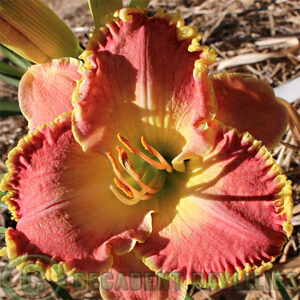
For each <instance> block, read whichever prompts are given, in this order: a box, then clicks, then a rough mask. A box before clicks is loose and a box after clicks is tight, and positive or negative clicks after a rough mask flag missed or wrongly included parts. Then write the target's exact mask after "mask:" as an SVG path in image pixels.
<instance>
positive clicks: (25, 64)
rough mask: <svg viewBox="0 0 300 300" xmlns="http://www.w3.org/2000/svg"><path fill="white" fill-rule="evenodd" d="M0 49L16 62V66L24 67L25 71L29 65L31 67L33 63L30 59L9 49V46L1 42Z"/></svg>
mask: <svg viewBox="0 0 300 300" xmlns="http://www.w3.org/2000/svg"><path fill="white" fill-rule="evenodd" d="M0 51H1V52H2V53H3V54H4V55H5V56H6V57H7V58H8V59H9V60H10V61H11V62H12V63H14V64H15V65H16V66H18V67H20V68H21V69H23V70H24V71H26V70H27V69H28V67H30V66H31V65H32V63H31V62H30V61H28V60H27V59H25V58H23V57H21V56H19V55H18V54H16V53H14V52H12V51H11V50H9V49H8V48H6V47H5V46H3V45H1V44H0Z"/></svg>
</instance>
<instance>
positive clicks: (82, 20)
mask: <svg viewBox="0 0 300 300" xmlns="http://www.w3.org/2000/svg"><path fill="white" fill-rule="evenodd" d="M44 1H45V2H46V3H47V4H48V5H49V6H50V7H51V8H52V9H53V10H54V11H55V12H56V13H57V14H58V15H59V16H60V17H61V18H62V19H63V20H64V21H65V22H66V23H67V24H68V25H69V26H70V27H71V28H72V30H73V31H74V32H75V33H76V35H77V36H78V38H79V39H80V41H81V44H82V45H83V46H85V45H86V43H87V39H88V33H89V31H90V27H91V26H92V24H93V22H92V18H91V16H90V13H89V9H88V4H87V1H86V0H72V1H69V0H44ZM157 7H162V8H164V9H167V10H169V11H174V12H175V11H176V9H180V10H181V11H182V13H183V16H184V18H185V20H186V23H187V24H189V25H193V26H197V27H199V29H200V31H202V32H203V33H204V35H203V42H204V43H205V44H207V45H210V46H212V47H214V48H215V49H216V51H217V53H218V55H219V56H218V59H217V62H216V64H215V65H214V66H213V67H212V72H220V71H224V70H226V71H235V72H242V73H248V74H249V73H250V74H252V75H253V76H256V77H258V78H262V79H264V80H266V81H268V82H269V83H270V84H271V85H272V86H273V87H275V86H278V85H281V84H283V83H285V82H286V81H288V80H290V79H293V78H296V77H298V76H300V63H299V62H300V51H299V37H300V2H299V1H297V0H295V1H284V0H277V1H266V0H264V1H254V0H224V1H213V0H198V1H193V0H174V1H163V0H161V1H159V0H156V1H155V0H153V1H151V8H153V9H155V8H157ZM0 58H1V57H0ZM2 59H3V57H2ZM1 97H8V98H10V99H12V100H16V99H17V89H16V88H15V87H13V86H11V85H8V84H6V83H4V82H1V81H0V98H1ZM298 106H299V107H300V104H299V105H298ZM26 132H27V127H26V121H25V119H24V118H23V117H22V116H15V117H8V118H4V117H0V173H4V172H5V171H6V167H5V164H4V161H5V159H6V157H7V153H8V152H9V150H11V149H12V148H13V147H14V146H15V145H16V143H17V141H18V139H19V138H20V137H21V136H23V135H24V134H25V133H26ZM285 141H287V142H290V143H293V141H292V139H291V137H290V134H289V133H287V136H286V137H285ZM274 155H275V156H276V157H277V161H278V163H279V164H280V165H281V166H282V167H283V169H284V171H285V172H287V174H288V175H289V176H290V178H291V179H292V180H293V188H294V199H295V209H294V214H295V216H294V218H293V223H294V225H295V230H294V233H293V236H292V238H291V241H290V242H289V243H288V244H287V246H286V247H285V250H284V255H283V256H282V257H281V258H280V261H279V259H278V261H277V262H276V264H275V269H276V270H278V271H280V272H281V273H282V274H283V273H287V274H294V275H292V277H293V278H294V279H295V282H294V288H293V289H289V293H290V297H292V298H293V299H299V293H300V285H299V283H300V281H299V276H298V275H299V272H300V253H299V251H300V250H299V249H300V247H299V245H300V243H299V240H300V204H299V203H300V175H299V172H298V169H299V167H300V155H299V153H297V152H295V151H293V150H289V149H287V148H285V147H283V146H279V147H278V148H277V149H275V151H274ZM0 210H1V211H0V212H1V214H0V225H1V226H6V227H7V226H12V225H13V223H12V222H11V221H10V220H9V215H8V213H7V211H6V210H5V209H1V208H0ZM1 242H2V244H3V240H1ZM6 267H7V262H6V259H5V258H2V259H1V261H0V271H1V270H2V271H3V270H4V269H5V268H6ZM13 274H14V276H13V280H12V285H14V286H17V287H18V286H19V285H20V273H19V272H18V271H13ZM282 278H283V280H284V282H285V284H286V285H288V284H290V282H291V280H290V279H291V277H290V279H289V278H288V276H287V275H283V277H282ZM36 280H37V281H38V279H36ZM259 280H260V283H262V285H264V286H265V288H263V289H257V288H255V286H254V285H253V282H252V284H249V285H248V286H247V288H245V287H244V288H243V289H241V290H237V289H235V288H228V289H225V290H220V291H213V292H208V291H200V292H199V291H197V289H196V288H195V287H194V288H192V289H191V291H190V294H193V297H194V298H195V299H211V298H212V299H247V300H249V299H251V300H252V299H281V297H282V295H281V294H280V293H279V292H278V290H277V289H276V287H275V286H274V285H272V284H271V285H270V286H267V287H266V277H261V278H260V279H259ZM45 284H46V285H47V283H45ZM49 289H50V287H49V286H48V288H46V290H47V291H48V290H49ZM16 290H17V291H18V293H22V292H21V288H19V289H18V288H16ZM71 294H72V296H73V297H74V298H79V299H99V296H98V295H97V293H96V292H88V291H87V290H85V289H71ZM25 298H26V297H25ZM27 298H28V297H27ZM32 298H34V299H40V296H39V297H34V296H32ZM0 299H8V297H7V296H6V295H5V293H4V292H3V290H2V289H0Z"/></svg>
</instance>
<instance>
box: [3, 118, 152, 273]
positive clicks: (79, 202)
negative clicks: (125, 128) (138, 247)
mask: <svg viewBox="0 0 300 300" xmlns="http://www.w3.org/2000/svg"><path fill="white" fill-rule="evenodd" d="M7 166H8V169H9V173H8V174H7V175H6V177H5V178H4V180H3V182H2V186H1V189H2V190H8V194H7V196H5V197H4V201H5V202H7V203H8V204H9V205H10V207H11V210H12V212H13V214H14V216H15V218H16V219H19V221H18V223H17V229H16V231H15V232H13V230H11V234H10V235H11V236H12V241H13V246H10V247H9V248H10V249H8V252H10V253H13V255H10V256H11V258H14V257H15V256H19V255H23V254H43V255H47V256H49V257H51V258H53V259H55V260H57V261H64V262H66V263H67V265H68V267H69V268H70V269H72V268H76V269H77V270H81V271H93V272H103V271H106V270H107V269H108V268H109V267H110V266H111V264H112V254H113V253H118V254H121V253H122V254H123V253H127V252H128V251H131V249H132V248H133V247H134V245H135V243H136V241H138V242H144V241H145V240H146V239H147V237H148V236H149V234H150V232H151V230H152V225H151V219H152V217H151V214H152V212H153V211H154V210H156V209H157V203H156V202H155V201H151V202H147V201H146V202H145V201H144V202H143V203H139V204H137V205H135V206H134V207H129V206H127V205H124V204H123V203H121V202H120V201H119V200H118V199H117V198H116V197H115V196H114V195H113V194H112V192H111V191H110V190H109V186H110V184H111V183H112V182H113V178H114V175H113V171H112V168H111V165H110V162H109V161H108V160H107V158H106V157H105V156H102V155H100V154H85V153H84V152H83V151H82V150H81V147H80V145H79V144H77V142H76V141H75V140H74V138H73V134H72V131H71V118H70V113H68V114H65V115H63V116H61V117H60V118H59V119H57V120H56V122H55V123H54V122H53V123H49V124H47V125H44V126H42V127H38V129H37V130H36V131H35V132H34V133H30V134H29V135H28V136H26V137H25V138H23V139H21V140H20V142H19V144H18V146H17V147H16V148H15V149H14V150H12V151H11V153H10V155H9V159H8V161H7ZM8 234H9V233H8Z"/></svg>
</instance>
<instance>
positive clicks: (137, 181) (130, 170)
mask: <svg viewBox="0 0 300 300" xmlns="http://www.w3.org/2000/svg"><path fill="white" fill-rule="evenodd" d="M117 137H118V140H119V141H120V142H121V144H122V145H123V146H125V147H126V148H127V150H129V151H130V152H131V153H132V154H134V155H137V156H138V157H139V159H141V161H142V164H141V166H140V167H139V168H138V169H135V168H134V166H133V164H132V163H131V162H130V160H129V158H128V154H127V152H126V151H125V150H124V148H122V147H120V146H116V149H117V152H118V161H119V164H120V166H121V167H122V170H123V172H122V171H121V169H120V168H119V166H118V163H117V161H116V159H115V158H114V156H113V155H112V154H111V153H106V156H107V157H108V159H109V160H110V162H111V164H112V167H113V170H114V173H115V175H116V177H115V178H114V184H115V185H111V186H110V190H111V191H112V192H113V194H114V195H115V196H116V197H117V198H118V199H119V200H120V201H121V202H123V203H124V204H126V205H134V204H137V203H138V202H139V201H141V200H150V199H151V198H153V196H154V195H155V194H157V193H158V192H159V191H160V190H161V188H162V186H163V184H164V181H165V177H166V172H168V173H172V172H173V169H172V167H171V165H170V164H169V163H168V162H167V161H166V160H165V158H164V157H163V156H162V155H161V154H160V153H159V152H158V151H157V150H156V149H155V148H153V147H152V146H150V145H149V144H148V143H147V142H146V140H145V138H144V137H143V136H142V137H141V143H142V145H143V147H144V148H145V149H146V150H147V152H148V153H149V154H150V155H151V156H152V157H153V158H151V157H150V156H148V155H147V154H145V153H144V152H142V151H140V150H139V149H137V148H135V147H134V146H133V145H132V144H131V143H130V142H129V141H128V140H127V139H125V138H124V137H123V136H121V135H120V134H118V135H117ZM149 169H151V170H155V171H156V172H155V173H156V174H155V175H154V176H153V177H152V178H150V180H147V182H146V180H145V179H143V178H145V177H148V176H146V175H147V173H149ZM124 171H125V172H124ZM161 171H163V172H161ZM165 171H166V172H165ZM142 179H143V180H142Z"/></svg>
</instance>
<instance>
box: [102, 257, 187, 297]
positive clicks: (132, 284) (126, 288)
mask: <svg viewBox="0 0 300 300" xmlns="http://www.w3.org/2000/svg"><path fill="white" fill-rule="evenodd" d="M100 287H101V288H100V292H101V296H102V297H103V299H105V300H106V299H109V300H111V299H123V300H130V299H135V300H144V299H147V300H166V299H168V300H181V299H182V300H184V299H185V296H186V290H187V286H184V285H179V284H178V283H175V282H174V281H168V280H165V279H162V278H160V277H159V276H157V275H155V273H153V272H152V271H151V270H150V269H149V268H147V267H146V266H145V265H144V264H143V263H142V262H141V261H140V260H139V259H138V258H137V257H136V256H135V255H134V253H133V252H130V253H128V254H126V255H122V256H115V257H114V264H113V267H112V268H111V269H110V270H109V271H108V272H107V273H104V274H103V275H102V276H101V278H100Z"/></svg>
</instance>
